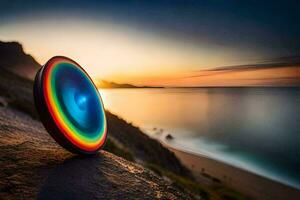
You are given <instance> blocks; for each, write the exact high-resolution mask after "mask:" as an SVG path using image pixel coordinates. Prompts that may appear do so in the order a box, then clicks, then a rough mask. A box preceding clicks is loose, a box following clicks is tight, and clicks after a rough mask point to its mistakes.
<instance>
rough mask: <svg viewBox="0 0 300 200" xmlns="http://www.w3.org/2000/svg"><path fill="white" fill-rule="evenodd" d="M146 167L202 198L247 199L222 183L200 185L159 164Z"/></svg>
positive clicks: (149, 164)
mask: <svg viewBox="0 0 300 200" xmlns="http://www.w3.org/2000/svg"><path fill="white" fill-rule="evenodd" d="M145 167H146V168H148V169H150V170H152V171H153V172H155V173H156V174H158V175H159V176H165V177H168V178H169V179H170V180H171V181H172V182H173V183H174V184H175V185H176V186H177V187H179V188H181V189H185V190H188V191H189V192H191V193H193V194H195V195H198V196H201V197H202V198H204V199H211V200H248V199H249V198H247V197H245V196H244V195H242V194H240V193H238V192H236V191H234V190H232V189H230V188H228V187H226V186H224V185H222V184H216V185H213V186H207V185H201V184H199V183H197V182H195V181H193V180H191V179H190V178H187V177H184V176H180V175H177V174H175V173H173V172H171V171H169V170H167V169H164V168H162V167H161V166H158V165H155V164H152V163H147V164H146V165H145Z"/></svg>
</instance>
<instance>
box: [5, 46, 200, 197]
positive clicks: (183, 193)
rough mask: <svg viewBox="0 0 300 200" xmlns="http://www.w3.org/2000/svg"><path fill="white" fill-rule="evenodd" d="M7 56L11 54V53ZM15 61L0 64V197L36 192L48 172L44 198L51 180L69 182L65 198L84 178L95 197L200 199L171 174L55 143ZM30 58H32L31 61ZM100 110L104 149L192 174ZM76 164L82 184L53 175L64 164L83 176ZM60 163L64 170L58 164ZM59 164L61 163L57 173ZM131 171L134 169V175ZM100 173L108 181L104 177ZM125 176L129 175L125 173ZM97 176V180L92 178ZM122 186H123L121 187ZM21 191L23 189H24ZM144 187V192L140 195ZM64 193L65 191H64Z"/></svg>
mask: <svg viewBox="0 0 300 200" xmlns="http://www.w3.org/2000/svg"><path fill="white" fill-rule="evenodd" d="M21 49H22V48H21ZM19 50H20V48H19ZM10 53H13V51H10ZM6 54H8V53H6ZM0 57H1V58H3V56H2V55H0ZM10 57H11V58H12V57H13V56H10ZM28 58H32V57H31V56H29V57H28V56H24V55H23V56H21V57H18V54H15V59H16V60H18V62H22V59H25V60H24V63H26V62H27V61H28V60H27V59H28ZM0 60H1V61H0V63H9V62H8V61H2V59H0ZM26 60H27V61H26ZM29 60H30V59H29ZM16 63H17V62H15V63H10V64H8V66H10V67H3V66H2V67H0V91H1V94H0V105H1V106H0V117H1V120H0V149H1V150H0V152H1V154H0V160H1V162H0V163H1V164H0V167H1V169H2V170H1V172H0V180H1V181H0V198H1V199H2V197H5V199H6V198H7V199H15V198H17V199H19V198H21V197H22V195H24V197H36V195H40V194H37V193H36V192H37V191H39V192H41V188H40V187H42V185H41V184H45V181H46V183H47V180H46V179H47V177H48V176H50V175H51V174H52V173H54V174H55V173H58V174H56V175H54V179H52V178H51V179H50V183H49V184H50V186H49V187H50V188H51V189H53V191H52V190H49V188H47V189H46V190H43V195H44V194H46V195H45V196H44V197H46V196H48V194H47V193H44V192H49V191H50V192H54V194H55V195H63V194H61V193H59V192H61V188H59V187H56V186H53V184H54V180H55V179H57V178H60V179H62V180H61V184H65V182H68V183H71V182H74V187H73V186H72V187H67V190H68V189H69V190H70V191H69V192H70V195H71V196H70V197H73V196H72V195H73V192H75V193H76V192H77V189H78V188H77V186H78V187H81V186H82V184H85V183H86V184H91V185H88V186H87V188H84V190H88V195H92V196H95V197H97V198H101V197H108V196H102V195H111V196H110V197H111V198H117V197H120V196H121V195H122V193H124V195H125V196H124V197H126V195H127V198H138V197H141V196H139V195H145V198H146V199H147V198H149V199H153V198H171V199H177V198H180V197H181V198H183V197H184V198H187V199H189V198H196V197H197V198H200V196H199V195H205V193H204V192H203V191H202V190H201V189H199V190H198V189H196V190H194V191H192V192H193V195H192V196H191V193H190V192H187V191H189V190H186V188H185V185H184V184H182V183H179V184H177V183H176V180H175V179H169V180H168V181H166V180H163V179H161V178H159V177H157V176H156V175H154V174H153V173H150V172H149V171H148V170H147V169H145V168H143V167H141V166H139V165H136V164H133V163H132V162H128V161H125V160H123V159H121V158H118V157H116V156H114V155H113V154H109V153H107V152H105V151H101V153H100V154H99V155H97V156H96V157H95V158H89V159H90V160H89V159H88V158H86V159H84V158H80V157H77V156H76V155H72V154H70V153H68V152H67V151H65V150H64V149H63V148H61V147H60V146H58V145H57V144H56V143H55V141H54V140H53V139H52V138H51V137H50V136H49V134H48V133H47V132H46V131H45V130H44V128H43V127H42V125H41V123H40V122H39V119H38V116H37V113H36V111H35V107H34V104H33V94H32V86H33V82H32V80H31V79H30V78H28V77H23V76H20V73H18V74H16V73H15V72H16V71H15V70H16V69H18V66H17V64H16ZM33 63H36V62H35V61H34V62H33ZM12 69H13V70H12ZM35 69H36V67H31V68H30V70H32V71H34V70H35ZM106 115H107V120H108V130H109V138H108V141H107V144H106V146H105V149H106V150H108V151H110V152H112V153H114V154H115V155H118V156H121V157H123V158H126V159H127V160H129V161H134V162H137V163H139V164H142V165H143V166H146V167H148V168H153V166H155V167H159V168H160V169H163V170H164V171H166V172H171V173H174V174H177V175H179V176H183V177H188V178H191V179H192V176H191V175H190V172H189V171H188V170H187V169H186V168H185V167H184V166H183V165H182V164H181V163H180V162H179V160H178V159H177V158H176V157H175V155H174V154H173V153H172V152H170V151H169V150H168V149H166V148H164V147H163V146H162V145H161V144H160V143H159V142H157V141H156V140H153V139H151V138H150V137H148V136H147V135H145V134H144V133H143V132H142V131H140V130H139V129H138V128H137V127H134V126H132V125H131V124H128V123H127V122H126V121H124V120H123V119H120V118H118V117H117V116H115V115H113V114H111V113H110V112H108V111H107V112H106ZM69 160H70V161H69ZM83 160H84V161H83ZM79 164H80V165H83V166H85V165H87V166H89V169H88V170H87V171H89V173H88V174H89V175H90V178H88V179H87V180H86V181H84V183H83V182H82V181H80V180H81V178H79V179H78V181H77V178H76V177H73V178H72V177H71V178H67V177H66V180H64V177H59V176H58V175H59V174H60V173H63V172H64V170H66V169H70V168H72V170H73V167H74V170H75V171H74V174H76V173H78V174H82V175H81V176H83V175H84V173H85V172H86V170H85V169H84V168H81V167H80V166H78V165H79ZM65 165H66V169H64V166H65ZM56 168H58V171H56ZM60 168H63V171H62V172H61V171H60ZM135 171H137V172H138V174H137V175H135V174H134V172H135ZM70 173H71V172H70ZM104 175H105V176H104ZM106 176H109V177H111V178H112V179H114V180H107V179H106V178H105V177H106ZM129 176H130V178H128V177H129ZM95 177H96V178H95ZM94 178H95V180H96V182H98V181H99V182H103V180H104V183H99V184H100V185H99V184H98V185H97V184H96V185H94V184H93V183H94V182H95V180H92V179H94ZM98 178H99V180H97V179H98ZM152 179H153V181H152ZM105 181H106V182H105ZM174 181H175V182H174ZM112 182H114V184H113V183H112ZM126 183H128V186H130V188H128V186H127V185H124V184H126ZM148 183H149V185H148ZM101 184H102V185H101ZM106 184H107V185H106ZM46 185H47V184H46ZM96 186H97V187H106V192H107V194H98V192H97V191H95V192H94V191H93V190H94V189H95V187H96ZM47 187H48V186H47ZM65 187H66V186H65ZM125 188H127V190H128V191H125ZM25 190H28V192H26V191H25ZM101 190H102V189H101ZM103 191H105V190H103ZM57 192H58V193H57ZM144 192H146V193H145V194H143V193H144ZM22 193H24V194H22ZM75 193H74V194H75ZM109 193H111V194H109ZM148 193H149V194H148ZM18 195H19V196H18ZM20 195H21V196H20ZM51 195H52V194H51ZM65 195H68V192H67V194H65ZM114 195H116V196H114ZM118 195H119V196H118ZM195 195H196V196H195ZM87 197H88V196H87Z"/></svg>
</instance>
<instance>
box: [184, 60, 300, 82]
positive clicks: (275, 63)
mask: <svg viewBox="0 0 300 200" xmlns="http://www.w3.org/2000/svg"><path fill="white" fill-rule="evenodd" d="M285 67H289V68H290V67H300V56H285V57H278V58H271V59H264V60H261V61H260V62H258V63H254V64H246V65H233V66H222V67H216V68H212V69H204V70H198V71H195V73H196V74H195V75H191V76H187V77H184V78H196V77H202V76H212V75H216V74H221V73H230V72H244V71H253V70H262V69H275V68H285Z"/></svg>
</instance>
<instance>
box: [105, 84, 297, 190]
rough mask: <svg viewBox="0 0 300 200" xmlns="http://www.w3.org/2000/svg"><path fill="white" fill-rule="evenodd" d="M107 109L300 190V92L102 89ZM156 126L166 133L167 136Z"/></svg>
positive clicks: (177, 141) (184, 146)
mask: <svg viewBox="0 0 300 200" xmlns="http://www.w3.org/2000/svg"><path fill="white" fill-rule="evenodd" d="M101 94H102V96H103V100H104V104H105V107H106V109H108V110H110V111H111V112H113V113H115V114H118V115H120V116H121V117H123V118H124V119H126V120H127V121H130V122H133V123H134V124H135V125H138V126H140V127H141V128H142V129H143V130H145V131H146V132H147V133H148V134H149V135H152V136H153V137H158V138H159V139H162V140H164V137H165V135H166V134H169V133H170V134H172V135H173V136H174V138H175V139H174V140H173V141H171V142H169V143H170V144H171V145H174V146H176V147H177V148H182V149H185V150H189V151H193V152H195V153H201V154H205V155H208V156H210V157H213V158H215V159H219V160H221V161H223V162H227V163H231V164H234V165H237V166H239V167H242V168H244V169H247V170H250V171H253V172H255V173H258V174H261V175H264V176H268V177H269V178H272V179H275V180H279V181H281V182H285V183H287V184H290V185H293V186H296V187H298V188H300V174H299V173H298V171H299V169H300V89H299V88H298V89H297V88H201V89H199V88H197V89H110V90H109V89H106V90H101ZM156 128H162V129H164V131H163V133H160V132H159V131H157V129H156Z"/></svg>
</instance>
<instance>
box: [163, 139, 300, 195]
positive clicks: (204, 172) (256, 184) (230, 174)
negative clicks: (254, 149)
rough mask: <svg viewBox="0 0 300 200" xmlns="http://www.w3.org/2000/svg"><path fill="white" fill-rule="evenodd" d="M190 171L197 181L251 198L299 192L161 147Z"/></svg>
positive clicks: (194, 155) (217, 162) (225, 165)
mask: <svg viewBox="0 0 300 200" xmlns="http://www.w3.org/2000/svg"><path fill="white" fill-rule="evenodd" d="M164 146H166V147H167V148H168V149H169V150H171V151H172V152H174V154H175V155H176V156H177V157H178V158H179V160H180V161H181V162H182V164H184V165H185V166H186V167H187V168H188V169H190V170H191V171H192V173H193V174H194V176H195V178H196V179H197V181H198V182H200V183H203V184H218V183H219V182H221V183H223V184H225V185H227V186H229V187H232V188H234V189H235V190H237V191H239V192H241V193H244V194H246V195H247V196H249V197H250V198H253V199H264V200H265V199H272V200H277V199H278V200H283V199H299V197H300V191H299V190H297V189H295V188H292V187H289V186H286V185H283V184H281V183H278V182H275V181H273V180H270V179H267V178H264V177H262V176H259V175H256V174H254V173H251V172H248V171H246V170H243V169H239V168H237V167H234V166H231V165H228V164H226V163H223V162H220V161H217V160H214V159H211V158H209V157H206V156H204V155H196V154H193V153H190V152H184V151H182V150H178V149H175V148H173V147H170V146H169V145H166V144H164Z"/></svg>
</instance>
